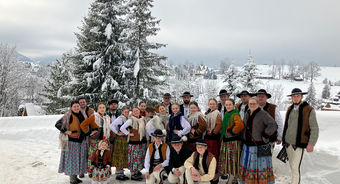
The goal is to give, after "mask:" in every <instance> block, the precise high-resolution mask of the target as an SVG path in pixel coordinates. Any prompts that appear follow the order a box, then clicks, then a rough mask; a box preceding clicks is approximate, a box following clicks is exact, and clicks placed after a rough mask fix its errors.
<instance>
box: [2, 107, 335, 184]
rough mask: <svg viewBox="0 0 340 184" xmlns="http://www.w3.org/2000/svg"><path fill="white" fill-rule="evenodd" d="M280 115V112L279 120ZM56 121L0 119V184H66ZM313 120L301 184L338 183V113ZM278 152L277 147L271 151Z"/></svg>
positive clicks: (282, 171)
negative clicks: (311, 148) (315, 128)
mask: <svg viewBox="0 0 340 184" xmlns="http://www.w3.org/2000/svg"><path fill="white" fill-rule="evenodd" d="M284 113H285V112H282V115H283V117H284ZM60 117H61V115H53V116H35V117H9V118H0V147H1V149H0V155H1V157H0V178H1V179H0V183H1V184H13V183H20V184H23V183H27V184H30V183H44V184H46V183H51V184H59V183H60V184H61V183H68V177H66V176H65V175H63V174H58V173H57V171H58V164H59V159H60V150H59V149H58V131H57V129H56V128H55V127H54V124H55V122H56V121H57V120H58V119H59V118H60ZM317 118H318V121H319V126H320V137H319V141H318V143H317V146H316V148H315V152H314V153H306V154H305V155H304V161H303V163H302V172H303V178H302V181H303V182H302V183H304V184H314V183H315V184H316V183H318V184H320V183H321V184H336V183H339V182H338V181H339V180H340V167H339V166H340V148H339V145H340V134H339V133H338V130H340V123H339V119H340V112H323V111H318V112H317ZM279 149H280V147H277V148H276V150H275V151H276V152H277V151H278V150H279ZM275 155H276V154H275ZM274 169H275V175H276V183H278V184H286V183H288V181H289V177H290V175H289V172H290V171H289V166H288V165H287V164H283V163H281V162H280V161H278V160H277V159H274ZM113 178H114V177H112V180H113ZM84 183H85V184H87V183H90V181H89V179H88V178H87V179H85V182H84ZM111 183H119V182H117V181H111ZM125 183H137V182H131V181H127V182H125ZM139 183H145V181H143V182H139Z"/></svg>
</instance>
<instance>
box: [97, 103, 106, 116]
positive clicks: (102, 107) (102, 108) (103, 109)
mask: <svg viewBox="0 0 340 184" xmlns="http://www.w3.org/2000/svg"><path fill="white" fill-rule="evenodd" d="M97 112H98V113H100V114H102V115H103V114H104V113H105V112H106V106H105V105H104V104H99V105H98V107H97Z"/></svg>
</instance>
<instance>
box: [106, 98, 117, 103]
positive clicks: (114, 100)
mask: <svg viewBox="0 0 340 184" xmlns="http://www.w3.org/2000/svg"><path fill="white" fill-rule="evenodd" d="M114 103H115V104H118V100H116V99H115V98H112V99H111V100H109V103H108V104H109V105H111V104H114Z"/></svg>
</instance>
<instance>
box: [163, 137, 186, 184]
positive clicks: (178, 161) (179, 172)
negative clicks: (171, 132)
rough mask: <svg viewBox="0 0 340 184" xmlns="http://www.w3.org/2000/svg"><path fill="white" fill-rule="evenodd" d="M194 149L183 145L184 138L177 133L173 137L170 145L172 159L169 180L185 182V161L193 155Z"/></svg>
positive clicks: (169, 167) (168, 168)
mask: <svg viewBox="0 0 340 184" xmlns="http://www.w3.org/2000/svg"><path fill="white" fill-rule="evenodd" d="M191 154H192V151H191V150H190V149H189V148H188V147H187V146H185V145H183V140H182V138H181V137H179V136H178V135H175V136H173V137H172V139H171V147H170V161H169V166H168V167H167V170H168V173H169V177H168V181H169V182H170V183H180V184H182V183H183V182H184V179H185V178H184V173H185V167H184V162H185V161H186V160H187V159H188V158H189V157H190V156H191Z"/></svg>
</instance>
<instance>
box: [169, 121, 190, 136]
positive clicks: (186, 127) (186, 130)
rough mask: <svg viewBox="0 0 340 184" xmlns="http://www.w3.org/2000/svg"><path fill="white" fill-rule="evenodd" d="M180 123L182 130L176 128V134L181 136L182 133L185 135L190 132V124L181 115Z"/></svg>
mask: <svg viewBox="0 0 340 184" xmlns="http://www.w3.org/2000/svg"><path fill="white" fill-rule="evenodd" d="M169 123H170V122H169ZM180 123H181V126H182V128H183V130H178V134H177V135H178V136H180V137H182V136H183V135H186V134H188V133H189V132H190V130H191V126H190V123H189V121H188V120H187V119H186V118H185V117H184V116H182V117H181V120H180ZM168 128H169V129H168V130H170V127H168Z"/></svg>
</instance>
